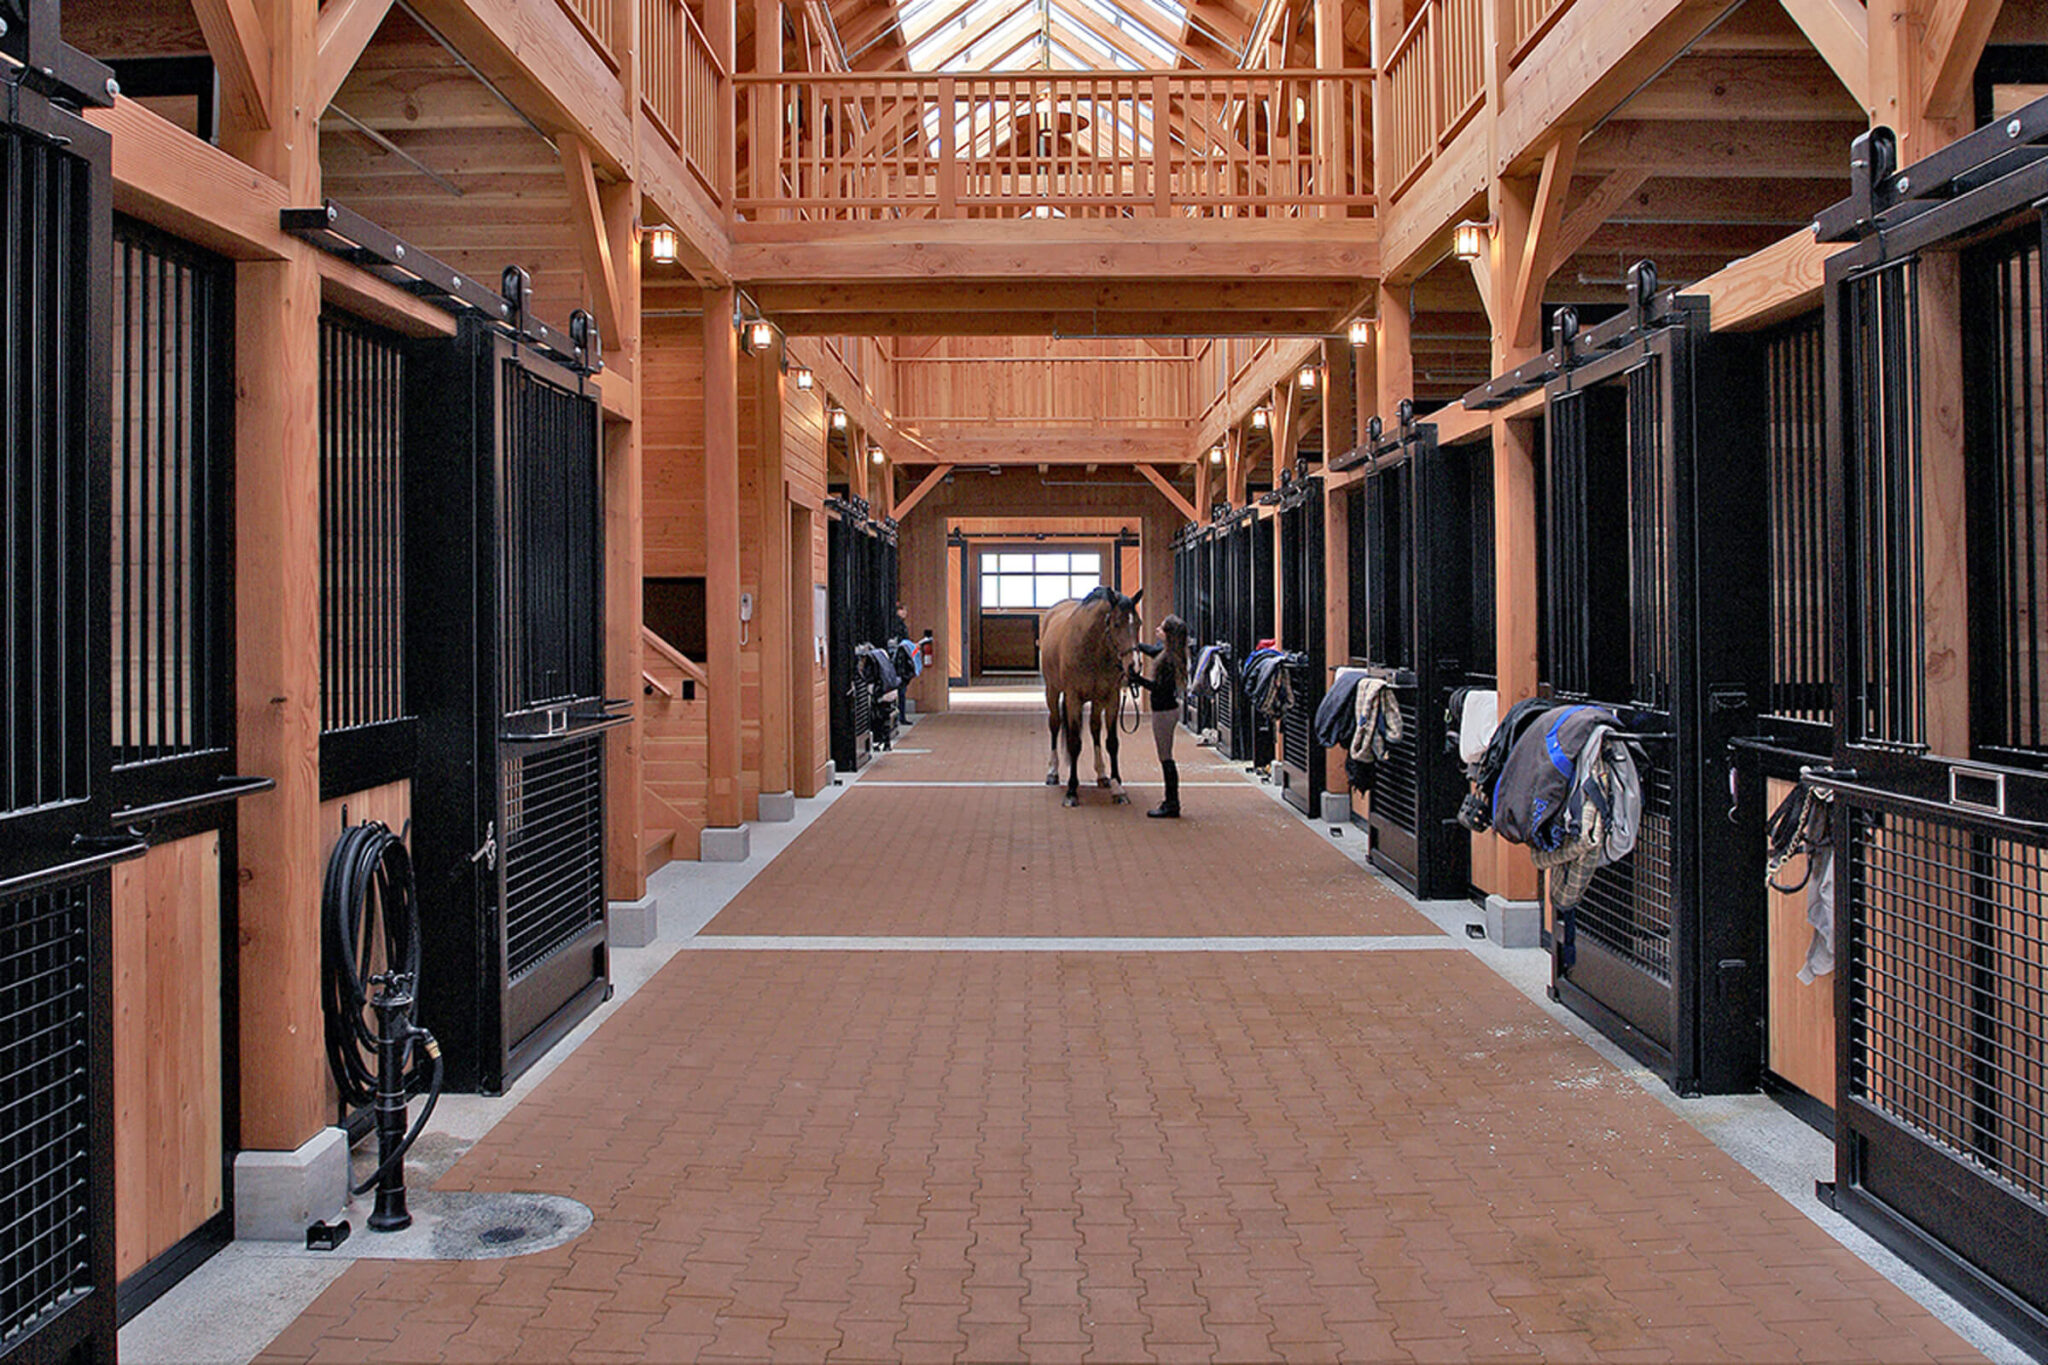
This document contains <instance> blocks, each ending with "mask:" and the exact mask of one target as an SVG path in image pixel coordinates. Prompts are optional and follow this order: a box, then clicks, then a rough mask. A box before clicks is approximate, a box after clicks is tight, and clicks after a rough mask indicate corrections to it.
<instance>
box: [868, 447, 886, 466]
mask: <svg viewBox="0 0 2048 1365" xmlns="http://www.w3.org/2000/svg"><path fill="white" fill-rule="evenodd" d="M883 458H884V456H883V455H882V448H881V447H880V446H869V447H868V459H869V460H870V461H872V462H873V463H875V464H880V463H882V460H883Z"/></svg>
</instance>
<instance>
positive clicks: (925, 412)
mask: <svg viewBox="0 0 2048 1365" xmlns="http://www.w3.org/2000/svg"><path fill="white" fill-rule="evenodd" d="M1194 368H1195V360H1194V357H1192V356H1039V357H1034V358H1031V359H1021V358H1015V357H1010V356H948V357H930V358H919V359H899V360H897V361H896V362H895V372H896V392H897V396H898V404H899V408H900V411H899V412H898V413H897V421H899V422H902V423H904V424H906V425H910V426H918V427H928V426H935V425H939V424H943V423H948V422H973V423H975V424H976V425H990V424H993V425H999V426H1000V425H1027V426H1033V427H1045V428H1058V427H1066V426H1080V427H1095V426H1102V425H1144V426H1159V425H1169V424H1172V423H1176V422H1186V421H1188V420H1189V419H1190V418H1192V417H1193V416H1194V412H1193V407H1192V405H1193V385H1192V372H1193V370H1194Z"/></svg>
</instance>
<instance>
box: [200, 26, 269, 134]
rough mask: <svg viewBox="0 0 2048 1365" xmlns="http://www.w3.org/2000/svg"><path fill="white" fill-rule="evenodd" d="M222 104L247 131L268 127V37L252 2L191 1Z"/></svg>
mask: <svg viewBox="0 0 2048 1365" xmlns="http://www.w3.org/2000/svg"><path fill="white" fill-rule="evenodd" d="M192 14H193V17H194V18H196V19H198V21H199V31H200V32H201V33H203V34H205V35H206V50H207V52H208V53H209V54H211V55H212V57H213V69H214V72H215V74H216V75H218V76H219V78H220V94H221V99H222V101H223V102H224V103H225V104H226V105H227V106H228V107H229V108H230V109H231V110H233V111H234V115H235V117H236V119H237V120H238V121H240V122H241V123H242V124H243V125H244V126H246V127H249V128H268V127H270V119H271V109H270V81H271V62H270V34H269V32H268V31H267V30H265V29H264V27H263V19H262V16H260V15H259V14H257V13H256V6H255V5H254V4H253V3H251V0H192Z"/></svg>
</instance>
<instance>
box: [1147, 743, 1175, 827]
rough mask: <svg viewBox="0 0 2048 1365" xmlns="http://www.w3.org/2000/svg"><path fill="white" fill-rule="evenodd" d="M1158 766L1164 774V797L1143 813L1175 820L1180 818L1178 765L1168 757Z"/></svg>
mask: <svg viewBox="0 0 2048 1365" xmlns="http://www.w3.org/2000/svg"><path fill="white" fill-rule="evenodd" d="M1159 767H1160V769H1161V770H1162V771H1164V772H1165V774H1166V799H1165V800H1164V801H1161V802H1160V803H1159V804H1158V805H1156V806H1154V807H1153V808H1152V809H1151V810H1148V811H1146V812H1145V814H1147V815H1149V816H1151V817H1152V818H1153V819H1154V820H1177V819H1179V818H1180V765H1179V764H1177V763H1175V762H1174V761H1173V760H1172V759H1170V758H1169V759H1165V760H1162V761H1161V763H1160V764H1159Z"/></svg>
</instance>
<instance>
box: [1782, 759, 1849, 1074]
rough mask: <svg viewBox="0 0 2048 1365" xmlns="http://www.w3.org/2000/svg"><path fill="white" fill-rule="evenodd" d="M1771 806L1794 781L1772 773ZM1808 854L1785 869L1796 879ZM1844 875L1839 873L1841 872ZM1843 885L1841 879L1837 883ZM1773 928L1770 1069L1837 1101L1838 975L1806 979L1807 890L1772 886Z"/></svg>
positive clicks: (1809, 939)
mask: <svg viewBox="0 0 2048 1365" xmlns="http://www.w3.org/2000/svg"><path fill="white" fill-rule="evenodd" d="M1767 786H1768V790H1769V796H1768V798H1767V800H1768V803H1769V807H1770V809H1772V810H1776V809H1777V808H1778V805H1779V803H1780V802H1782V801H1783V800H1784V799H1785V797H1786V795H1787V794H1788V793H1789V792H1790V791H1791V790H1792V784H1791V783H1790V782H1787V781H1784V780H1783V779H1781V778H1772V779H1771V780H1770V782H1769V783H1768V784H1767ZM1805 870H1806V869H1805V859H1803V858H1802V859H1800V860H1798V861H1797V862H1795V863H1793V864H1792V865H1791V866H1788V867H1787V868H1786V869H1785V874H1786V876H1787V877H1788V878H1791V879H1794V880H1796V879H1797V877H1798V876H1799V875H1800V874H1802V873H1803V872H1804V871H1805ZM1838 875H1839V874H1838ZM1837 884H1838V885H1839V881H1838V883H1837ZM1766 894H1767V895H1768V896H1769V898H1770V923H1769V928H1768V939H1767V944H1766V948H1767V952H1768V954H1769V958H1768V992H1769V1001H1768V1004H1767V1006H1766V1009H1767V1011H1768V1012H1767V1015H1766V1024H1765V1034H1766V1036H1767V1038H1768V1040H1769V1041H1768V1047H1769V1049H1770V1052H1769V1056H1768V1058H1767V1059H1766V1061H1767V1064H1768V1065H1769V1066H1770V1069H1771V1071H1772V1072H1773V1073H1774V1074H1776V1075H1777V1076H1778V1077H1779V1078H1780V1079H1782V1080H1785V1081H1789V1082H1790V1083H1792V1084H1793V1085H1796V1086H1798V1087H1799V1088H1800V1089H1801V1090H1804V1091H1805V1092H1806V1093H1807V1094H1809V1095H1811V1096H1813V1097H1814V1098H1815V1099H1817V1100H1819V1101H1820V1102H1821V1103H1822V1104H1825V1105H1827V1106H1828V1107H1829V1108H1830V1109H1832V1108H1834V1105H1835V979H1834V977H1833V976H1823V977H1817V978H1815V979H1814V980H1813V981H1812V982H1810V983H1807V984H1801V982H1800V980H1799V969H1800V967H1801V965H1803V964H1804V963H1805V961H1806V950H1807V947H1808V945H1809V944H1811V943H1812V941H1813V930H1812V928H1811V927H1809V926H1808V924H1807V922H1806V892H1805V891H1795V892H1792V893H1790V894H1787V893H1786V892H1783V891H1778V890H1775V889H1773V890H1770V891H1768V892H1767V893H1766Z"/></svg>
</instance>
